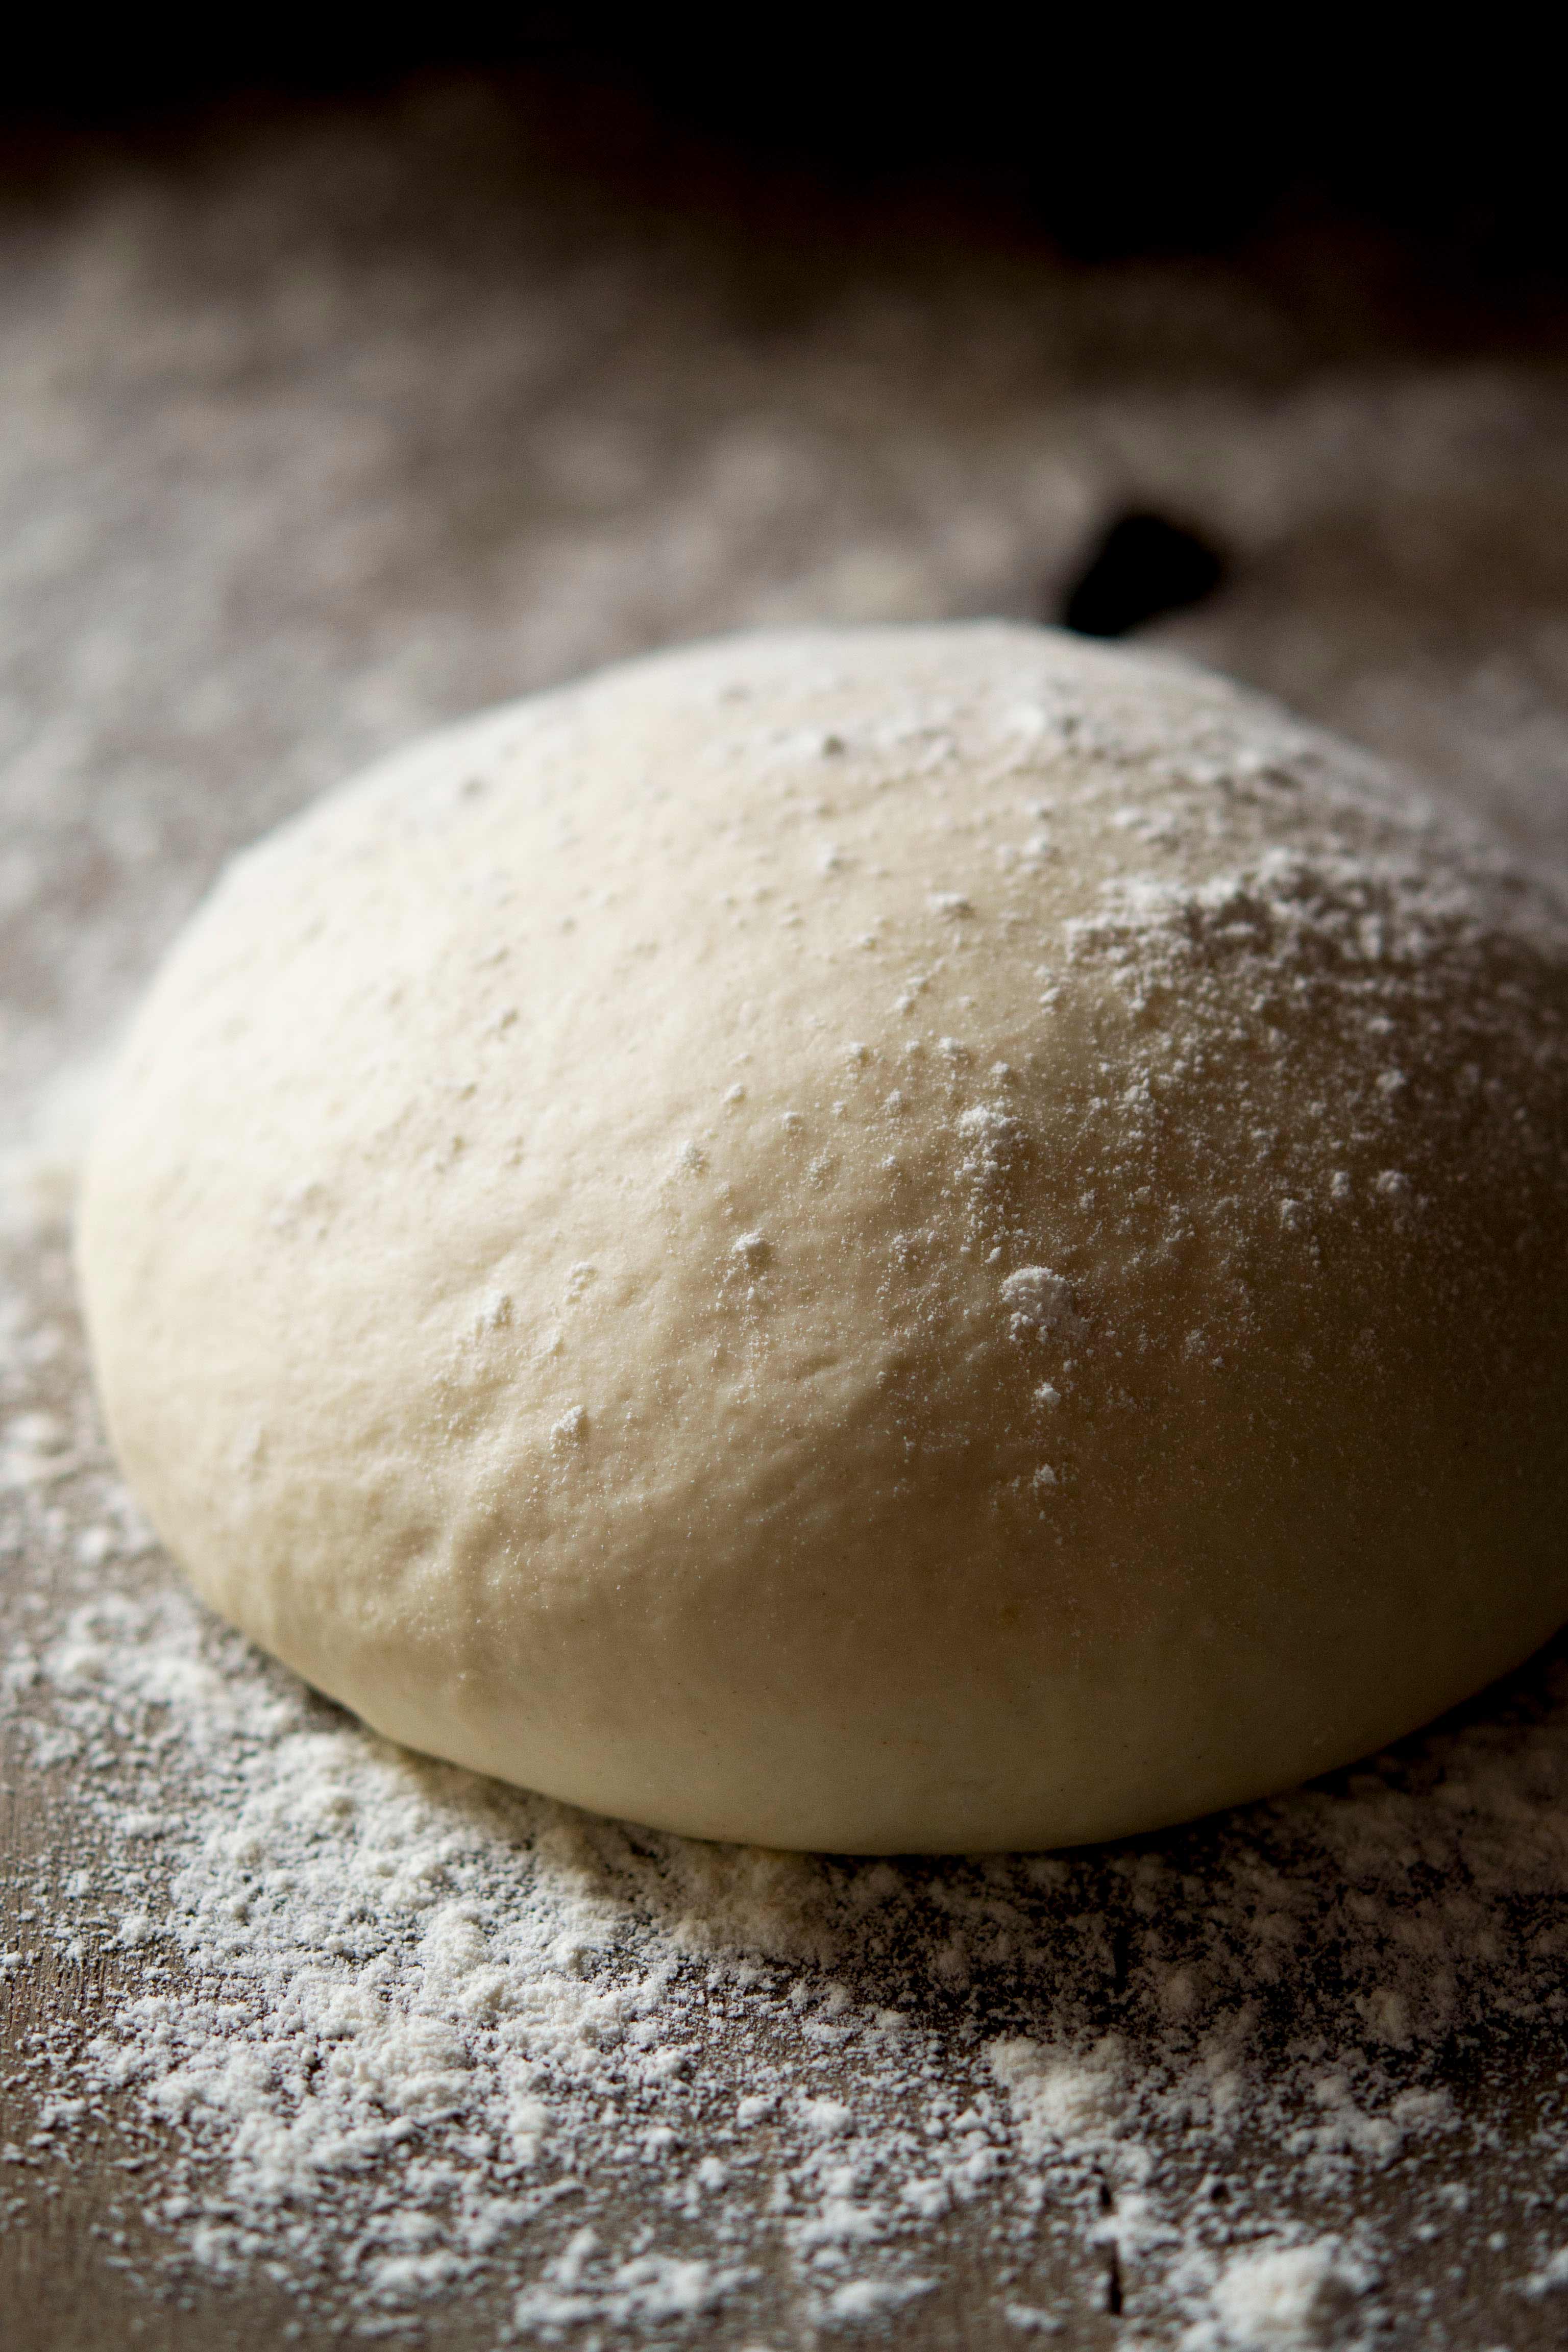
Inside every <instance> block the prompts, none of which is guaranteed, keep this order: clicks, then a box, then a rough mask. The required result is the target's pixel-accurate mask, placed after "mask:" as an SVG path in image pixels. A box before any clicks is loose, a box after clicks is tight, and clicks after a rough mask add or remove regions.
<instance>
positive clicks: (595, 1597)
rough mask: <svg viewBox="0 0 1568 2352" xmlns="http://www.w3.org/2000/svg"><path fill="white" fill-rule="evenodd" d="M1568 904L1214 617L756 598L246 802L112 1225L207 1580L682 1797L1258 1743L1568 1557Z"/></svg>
mask: <svg viewBox="0 0 1568 2352" xmlns="http://www.w3.org/2000/svg"><path fill="white" fill-rule="evenodd" d="M1565 1013H1568V926H1565V924H1564V920H1563V914H1562V912H1561V910H1560V908H1559V907H1558V906H1557V905H1556V903H1555V902H1554V901H1553V900H1552V898H1551V897H1550V896H1549V895H1548V893H1547V892H1546V891H1545V890H1544V889H1543V888H1538V887H1535V886H1534V885H1532V884H1531V883H1530V882H1529V881H1527V880H1526V879H1524V878H1521V877H1520V876H1519V875H1518V874H1517V873H1515V872H1513V871H1511V870H1510V866H1509V864H1508V860H1507V858H1506V856H1504V855H1503V854H1502V852H1501V851H1500V849H1499V848H1498V846H1497V845H1495V844H1494V843H1493V842H1492V841H1491V840H1490V839H1489V838H1486V837H1482V836H1480V835H1476V834H1473V833H1471V832H1469V831H1468V830H1467V829H1466V828H1465V827H1464V826H1463V825H1462V824H1459V823H1458V822H1457V821H1455V820H1450V819H1445V818H1443V817H1441V816H1440V815H1439V814H1437V813H1436V812H1435V811H1434V810H1433V808H1432V807H1430V806H1429V805H1428V804H1426V803H1424V802H1423V801H1422V800H1420V799H1419V798H1418V797H1416V796H1415V795H1414V794H1412V793H1409V792H1407V791H1405V790H1404V789H1402V788H1400V787H1398V786H1396V785H1395V784H1394V782H1391V780H1390V779H1389V778H1388V777H1387V776H1386V775H1385V774H1384V772H1382V771H1381V770H1379V769H1378V768H1377V767H1376V765H1375V763H1373V761H1370V760H1368V759H1367V758H1365V757H1363V755H1362V754H1360V753H1358V752H1355V751H1352V750H1350V749H1348V748H1347V747H1345V746H1343V745H1342V744H1339V743H1336V742H1334V741H1332V740H1330V739H1327V738H1325V737H1323V736H1322V735H1321V734H1318V733H1316V732H1314V731H1312V730H1309V729H1307V728H1305V727H1303V726H1300V725H1299V724H1297V723H1295V722H1294V721H1292V720H1290V719H1288V718H1287V717H1285V716H1284V715H1283V714H1282V713H1281V712H1279V710H1278V709H1275V708H1274V707H1273V706H1271V705H1268V704H1267V703H1264V702H1262V701H1260V700H1258V699H1257V698H1254V697H1251V696H1249V695H1247V694H1245V693H1243V692H1241V691H1240V690H1238V689H1237V688H1235V687H1233V686H1230V685H1228V684H1226V682H1225V681H1223V680H1221V679H1218V678H1215V677H1207V676H1205V675H1203V674H1201V673H1199V672H1196V671H1194V670H1193V669H1190V668H1188V667H1184V666H1181V665H1178V664H1176V663H1174V662H1172V661H1170V660H1159V659H1150V658H1147V657H1144V658H1135V657H1133V656H1130V655H1128V654H1126V653H1123V652H1121V651H1117V650H1111V649H1107V648H1104V647H1100V646H1089V645H1086V644H1083V643H1080V642H1078V641H1075V640H1073V639H1070V638H1067V637H1063V636H1059V635H1053V634H1051V633H1048V632H1044V631H1037V630H1030V629H1024V628H1013V627H1008V626H1004V625H995V624H985V625H963V626H951V627H942V628H919V629H879V630H868V631H857V632H849V633H826V632H825V633H820V634H803V635H788V636H760V637H741V638H737V639H734V640H731V641H729V642H725V643H720V644H715V645H711V646H699V647H697V648H695V649H692V650H689V651H683V652H679V653H676V654H671V655H665V656H658V657H656V658H654V659H651V660H648V661H644V662H640V663H635V664H632V665H630V666H628V667H623V668H620V669H616V670H613V671H610V672H608V673H607V674H605V676H603V677H597V678H593V679H590V680H589V681H588V682H587V683H586V684H584V685H580V686H575V687H573V688H568V689H566V690H564V691H563V692H558V693H553V694H550V695H545V696H542V697H539V698H534V699H531V700H530V701H527V702H522V703H519V704H517V705H515V706H513V707H512V708H510V709H503V710H500V711H498V712H495V713H493V714H491V715H489V716H487V717H484V718H482V719H478V720H476V721H473V722H472V723H470V724H468V725H464V726H459V727H456V728H453V729H451V730H448V731H447V732H446V733H443V734H440V735H437V736H435V737H433V738H431V739H430V740H427V741H426V742H424V743H422V744H419V745H416V747H415V748H414V749H413V750H412V751H408V752H406V753H405V754H403V755H402V756H400V757H398V758H396V759H394V760H392V761H388V762H386V763H385V764H384V766H382V767H380V768H379V769H377V770H375V771H374V772H372V773H371V774H370V775H369V776H368V777H366V778H365V779H363V781H361V782H358V783H356V784H354V785H353V786H352V787H350V788H348V789H346V790H344V791H342V792H340V793H336V794H334V795H332V796H331V797H329V798H328V799H327V800H325V801H324V802H322V803H321V804H320V805H319V806H318V807H316V808H315V809H313V810H311V811H310V812H308V813H307V814H305V815H304V816H303V817H302V818H301V819H300V820H299V821H298V822H296V823H294V824H290V825H288V826H286V827H285V828H284V829H283V830H282V831H281V832H280V833H279V834H277V835H273V836H272V837H271V838H270V839H269V840H268V841H266V842H264V843H263V844H262V845H260V847H258V848H257V849H255V850H253V851H251V852H250V853H249V854H248V855H247V856H244V857H242V858H241V859H239V860H238V861H237V863H236V864H235V865H234V866H232V867H231V868H230V869H229V871H228V872H227V874H226V876H225V877H224V878H223V879H222V881H221V882H220V884H219V886H218V887H217V889H216V892H215V893H214V895H213V897H212V898H211V899H210V901H209V903H208V904H207V906H206V907H205V909H204V910H203V911H202V912H201V914H200V915H199V916H198V917H197V919H196V920H195V922H194V924H193V925H192V926H191V928H190V929H189V930H188V931H187V933H186V934H185V936H184V939H183V940H181V942H180V943H179V945H178V946H177V947H176V949H175V950H174V954H173V956H172V958H171V959H170V961H169V963H168V965H167V967H166V969H165V970H164V971H163V975H162V977H161V978H160V980H159V981H158V982H157V984H156V986H155V988H154V989H153V993H152V996H151V998H150V1000H149V1002H148V1003H147V1004H146V1006H145V1008H144V1010H143V1011H142V1015H141V1017H140V1019H139V1021H138V1022H137V1024H136V1026H135V1029H134V1032H133V1034H132V1039H131V1042H130V1045H129V1047H128V1050H127V1051H126V1054H125V1055H124V1059H123V1064H122V1066H121V1070H120V1073H119V1076H118V1079H117V1082H116V1085H115V1087H114V1090H113V1094H112V1098H111V1101H110V1107H109V1109H108V1112H107V1115H106V1117H105V1118H104V1121H103V1124H102V1127H101V1130H100V1134H99V1136H98V1139H97V1141H96V1144H95V1147H94V1150H93V1152H92V1155H91V1160H90V1165H89V1172H88V1178H87V1184H86V1192H85V1199H84V1204H83V1209H82V1218H81V1241H80V1250H81V1265H82V1275H83V1284H84V1291H85V1297H86V1302H87V1310H88V1317H89V1327H90V1335H91V1341H92V1346H93V1350H94V1354H95V1358H96V1362H97V1368H98V1374H99V1379H100V1388H101V1393H102V1397H103V1402H104V1405H105V1408H106V1411H107V1413H108V1418H109V1423H110V1431H111V1433H112V1437H113V1442H114V1444H115V1446H116V1448H117V1450H118V1452H119V1454H120V1457H121V1462H122V1464H123V1465H124V1468H125V1471H126V1474H127V1475H128V1477H129V1478H130V1480H131V1482H132V1486H133V1487H134V1489H135V1491H136V1493H137V1495H138V1496H140V1497H141V1500H142V1504H143V1505H144V1507H145V1508H146V1509H147V1511H148V1512H149V1513H150V1515H151V1517H152V1518H153V1522H154V1524H155V1525H156V1527H157V1528H158V1530H159V1531H160V1533H161V1534H162V1536H163V1538H164V1539H165V1541H166V1542H167V1543H168V1545H169V1547H170V1549H172V1551H173V1552H174V1554H175V1555H176V1557H177V1558H178V1559H180V1560H181V1561H183V1562H184V1566H185V1568H186V1569H187V1570H188V1571H189V1573H190V1575H191V1577H192V1578H193V1580H195V1584H196V1586H197V1587H198V1589H199V1590H200V1591H201V1592H202V1593H204V1594H205V1596H206V1598H207V1599H208V1600H209V1601H211V1602H212V1604H213V1605H214V1606H215V1607H216V1609H218V1610H219V1611H221V1612H223V1614H224V1615H225V1616H226V1617H228V1618H230V1619H231V1620H232V1621H233V1622H235V1623H236V1624H237V1625H239V1626H242V1627H243V1628H244V1629H245V1630H246V1631H247V1633H251V1634H252V1635H254V1636H255V1638H256V1639H257V1640H258V1642H261V1643H265V1644H266V1646H267V1647H268V1649H270V1650H272V1651H274V1652H276V1653H277V1654H278V1655H279V1657H281V1658H283V1659H286V1660H287V1661H288V1662H289V1664H290V1665H292V1666H294V1667H296V1668H298V1670H299V1671H300V1673H301V1674H302V1675H306V1676H308V1677H309V1678H310V1681H311V1682H313V1683H315V1684H317V1685H319V1686H320V1687H321V1689H322V1690H324V1691H327V1692H330V1693H331V1694H332V1695H333V1696H335V1697H337V1698H339V1699H342V1701H343V1702H344V1703H345V1704H346V1705H348V1706H351V1707H353V1708H354V1709H356V1710H357V1711H358V1713H359V1714H360V1715H362V1716H363V1717H364V1718H365V1719H366V1721H368V1722H369V1723H371V1724H373V1725H374V1726H375V1727H377V1728H378V1729H380V1730H382V1731H384V1732H385V1733H387V1734H389V1735H390V1736H391V1737H393V1738H396V1739H399V1740H402V1741H405V1742H406V1743H408V1744H409V1745H410V1746H412V1747H415V1748H424V1749H428V1750H430V1751H432V1752H433V1753H435V1754H437V1755H438V1756H443V1757H448V1758H452V1759H456V1760H458V1762H460V1763H463V1764H467V1765H471V1766H473V1767H475V1768H476V1769H479V1770H480V1771H484V1772H490V1773H496V1774H500V1776H502V1777H503V1778H505V1779H507V1780H515V1781H519V1782H522V1783H524V1784H526V1785H528V1786H530V1787H531V1788H535V1789H539V1790H545V1791H548V1792H550V1793H552V1794H553V1795H556V1796H559V1797H563V1798H566V1799H569V1800H571V1801H574V1802H575V1803H577V1804H581V1805H584V1806H590V1807H593V1808H595V1809H597V1810H600V1811H605V1812H611V1813H616V1814H621V1815H625V1816H627V1817H629V1818H631V1819H633V1820H636V1821H639V1822H648V1823H652V1824H656V1825H659V1826H662V1827H666V1828H670V1829H675V1830H680V1831H685V1832H691V1833H693V1834H696V1835H699V1836H703V1837H713V1838H739V1839H747V1840H752V1841H756V1842H760V1843H770V1844H775V1845H782V1846H816V1847H833V1848H839V1849H845V1850H853V1851H862V1852H872V1851H890V1850H898V1849H910V1848H913V1849H920V1848H931V1849H950V1850H951V1849H963V1848H978V1847H1007V1846H1027V1845H1049V1844H1054V1843H1067V1842H1072V1841H1078V1840H1083V1839H1089V1838H1099V1837H1109V1836H1115V1835H1118V1834H1121V1833H1122V1832H1131V1831H1135V1830H1140V1829H1146V1828H1148V1827H1151V1826H1152V1825H1154V1824H1157V1823H1161V1822H1169V1821H1173V1820H1175V1819H1178V1818H1180V1817H1183V1816H1184V1815H1188V1814H1192V1813H1195V1812H1199V1811H1204V1810H1206V1809H1207V1808H1210V1807H1213V1806H1216V1805H1221V1804H1225V1803H1227V1802H1230V1801H1234V1800H1237V1799H1242V1798H1247V1797H1250V1796H1254V1795H1257V1794H1258V1793H1259V1792H1262V1791H1265V1790H1275V1789H1279V1788H1280V1787H1282V1786H1285V1785H1287V1784H1289V1783H1291V1782H1294V1781H1296V1780H1300V1779H1302V1778H1304V1777H1305V1776H1308V1775H1310V1774H1312V1773H1315V1772H1319V1771H1321V1770H1323V1769H1325V1768H1327V1767H1329V1766H1331V1765H1336V1764H1341V1763H1343V1762H1345V1761H1346V1760H1348V1759H1352V1758H1353V1757H1355V1756H1356V1755H1358V1754H1360V1753H1362V1752H1363V1751H1365V1750H1366V1749H1368V1748H1372V1747H1373V1746H1375V1745H1376V1744H1377V1743H1378V1742H1381V1741H1384V1740H1387V1739H1389V1738H1393V1737H1394V1736H1395V1735H1397V1734H1399V1733H1401V1732H1404V1731H1406V1730H1408V1729H1409V1728H1411V1727H1413V1726H1415V1725H1416V1724H1418V1723H1420V1722H1422V1721H1423V1720H1424V1719H1426V1717H1429V1716H1431V1715H1432V1714H1433V1713H1435V1712H1436V1710H1438V1709H1440V1708H1442V1707H1444V1706H1447V1705H1449V1704H1450V1703H1451V1702H1453V1701H1455V1700H1457V1699H1458V1698H1460V1697H1462V1696H1465V1695H1466V1694H1467V1693H1468V1692H1471V1691H1473V1690H1475V1689H1476V1688H1478V1687H1479V1685H1481V1684H1483V1683H1485V1682H1486V1681H1487V1680H1488V1679H1489V1677H1491V1676H1493V1675H1497V1674H1499V1673H1500V1672H1501V1671H1502V1670H1503V1669H1504V1668H1506V1667H1509V1666H1510V1665H1512V1664H1515V1663H1516V1662H1517V1661H1518V1660H1520V1659H1521V1658H1522V1657H1524V1656H1525V1655H1526V1654H1528V1653H1529V1652H1530V1651H1531V1649H1532V1648H1533V1647H1534V1646H1535V1645H1536V1644H1537V1643H1540V1642H1541V1641H1542V1639H1543V1638H1544V1636H1545V1635H1547V1634H1548V1633H1551V1632H1552V1629H1553V1628H1554V1627H1555V1626H1556V1625H1557V1624H1558V1623H1559V1622H1561V1621H1562V1620H1563V1618H1564V1617H1565V1616H1568V1546H1565V1544H1564V1538H1563V1530H1564V1528H1565V1527H1568V1444H1565V1443H1564V1430H1565V1423H1564V1402H1565V1399H1564V1388H1565V1369H1568V1316H1565V1313H1564V1287H1565V1268H1568V1254H1565V1244H1568V1115H1565V1113H1568V1074H1565V1069H1564V1036H1565V1034H1568V1032H1565V1029H1564V1015H1565Z"/></svg>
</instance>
